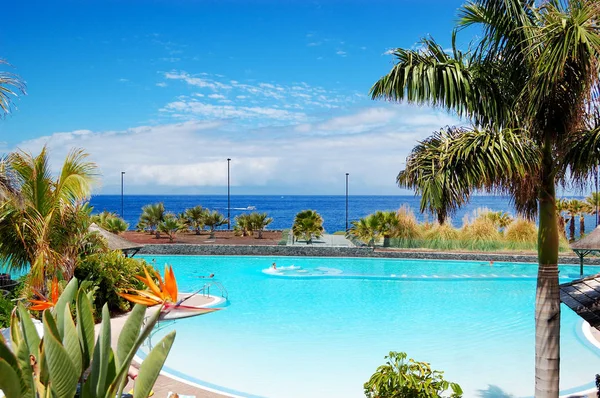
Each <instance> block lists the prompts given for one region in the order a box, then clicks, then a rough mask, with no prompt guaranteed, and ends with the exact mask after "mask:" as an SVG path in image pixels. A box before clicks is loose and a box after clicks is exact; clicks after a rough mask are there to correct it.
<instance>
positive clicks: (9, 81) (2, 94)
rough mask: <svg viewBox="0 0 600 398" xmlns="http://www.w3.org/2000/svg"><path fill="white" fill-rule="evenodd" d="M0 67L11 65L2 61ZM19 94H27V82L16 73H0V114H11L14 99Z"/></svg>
mask: <svg viewBox="0 0 600 398" xmlns="http://www.w3.org/2000/svg"><path fill="white" fill-rule="evenodd" d="M0 65H9V63H8V62H6V61H5V60H3V59H0ZM17 92H20V93H21V94H26V93H25V82H23V80H21V78H20V77H19V75H15V74H14V73H10V72H0V114H2V115H6V114H8V113H10V111H11V109H12V104H13V100H12V97H16V96H17V95H18V94H17Z"/></svg>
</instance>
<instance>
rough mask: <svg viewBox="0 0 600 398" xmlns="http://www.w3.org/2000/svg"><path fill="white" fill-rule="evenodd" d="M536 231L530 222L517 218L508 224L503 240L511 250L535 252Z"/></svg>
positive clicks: (533, 224)
mask: <svg viewBox="0 0 600 398" xmlns="http://www.w3.org/2000/svg"><path fill="white" fill-rule="evenodd" d="M537 238H538V230H537V227H536V226H535V223H533V222H532V221H529V220H526V219H523V218H518V219H516V220H515V221H513V222H512V223H510V224H509V225H508V226H507V227H506V230H505V231H504V239H505V240H506V243H507V246H508V248H509V249H512V250H535V249H536V248H537Z"/></svg>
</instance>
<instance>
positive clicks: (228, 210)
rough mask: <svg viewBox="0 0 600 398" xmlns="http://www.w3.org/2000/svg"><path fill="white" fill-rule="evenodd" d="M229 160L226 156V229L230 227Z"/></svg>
mask: <svg viewBox="0 0 600 398" xmlns="http://www.w3.org/2000/svg"><path fill="white" fill-rule="evenodd" d="M229 162H231V159H230V158H227V229H231V213H230V212H231V198H230V188H229V186H230V179H229Z"/></svg>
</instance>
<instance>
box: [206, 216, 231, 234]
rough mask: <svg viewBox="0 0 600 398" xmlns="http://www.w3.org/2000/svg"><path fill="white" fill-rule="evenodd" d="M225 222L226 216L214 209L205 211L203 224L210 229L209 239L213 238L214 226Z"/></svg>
mask: <svg viewBox="0 0 600 398" xmlns="http://www.w3.org/2000/svg"><path fill="white" fill-rule="evenodd" d="M225 224H227V217H225V216H223V215H222V214H221V213H219V212H218V211H216V210H213V211H211V212H209V213H207V214H206V216H205V217H204V225H205V226H207V227H208V228H209V229H210V239H214V238H215V228H217V227H220V226H221V225H225Z"/></svg>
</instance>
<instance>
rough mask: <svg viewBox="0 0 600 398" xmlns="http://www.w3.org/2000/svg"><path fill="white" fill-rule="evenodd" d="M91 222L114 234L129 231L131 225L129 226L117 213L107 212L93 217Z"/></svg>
mask: <svg viewBox="0 0 600 398" xmlns="http://www.w3.org/2000/svg"><path fill="white" fill-rule="evenodd" d="M91 221H92V222H93V223H96V224H97V225H98V226H100V227H102V228H104V229H105V230H107V231H108V232H112V233H113V234H120V233H121V232H125V231H127V228H129V224H127V223H126V222H125V220H123V219H122V218H121V217H119V216H118V215H117V214H116V213H111V212H109V211H106V210H105V211H103V212H102V213H98V214H94V215H93V216H91Z"/></svg>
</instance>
